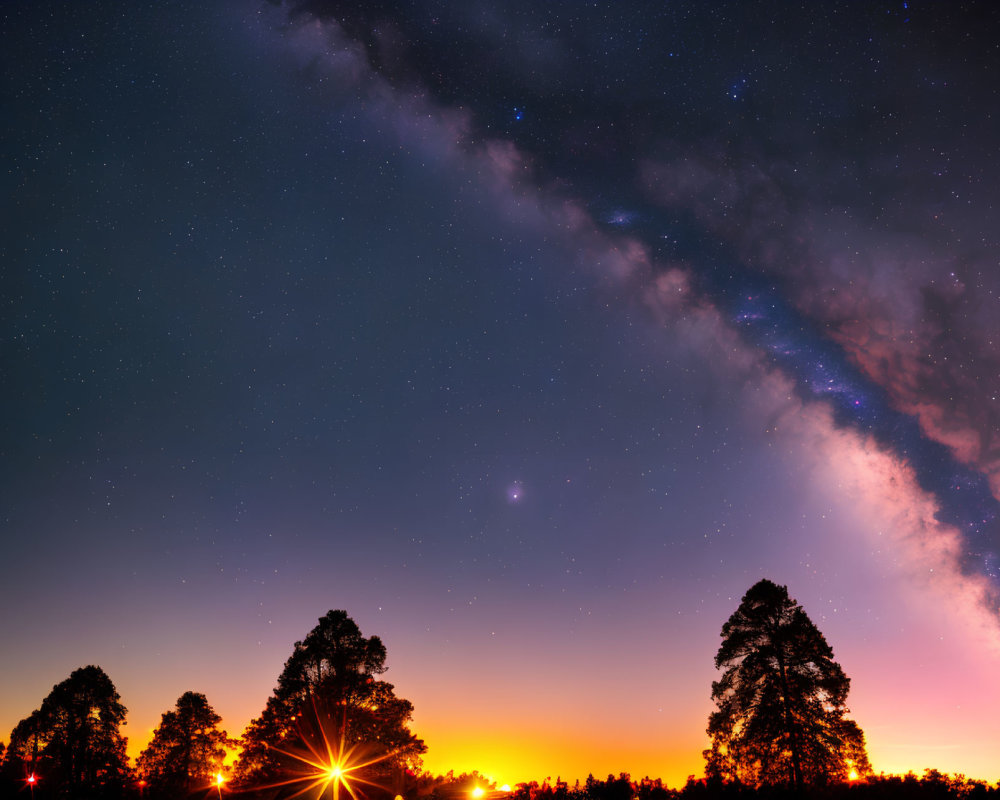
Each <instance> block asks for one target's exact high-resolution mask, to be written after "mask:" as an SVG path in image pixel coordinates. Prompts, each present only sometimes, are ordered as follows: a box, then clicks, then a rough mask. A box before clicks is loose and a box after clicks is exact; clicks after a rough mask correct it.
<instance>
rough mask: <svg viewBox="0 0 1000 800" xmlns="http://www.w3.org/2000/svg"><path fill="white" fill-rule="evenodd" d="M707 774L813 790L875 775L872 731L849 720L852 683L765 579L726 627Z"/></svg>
mask: <svg viewBox="0 0 1000 800" xmlns="http://www.w3.org/2000/svg"><path fill="white" fill-rule="evenodd" d="M715 666H716V669H724V670H725V672H724V673H723V675H722V678H721V679H720V680H718V681H716V682H714V683H713V684H712V699H713V700H714V701H715V704H716V706H717V707H718V710H717V711H715V712H713V713H712V714H711V716H710V717H709V721H708V735H709V736H710V737H711V739H712V746H711V749H709V750H706V751H705V758H706V760H707V766H706V774H708V775H709V776H710V777H712V776H716V777H722V778H727V779H738V780H740V781H742V782H744V783H749V784H757V785H780V784H785V785H790V786H792V787H794V788H795V789H796V790H801V789H802V787H803V786H805V785H815V784H821V783H825V782H829V781H840V780H845V779H847V778H848V777H849V776H850V773H851V770H852V769H853V770H854V771H855V772H856V773H857V774H858V775H864V774H867V773H869V772H870V770H871V768H870V766H869V764H868V756H867V754H866V752H865V741H864V734H862V732H861V729H860V728H859V727H858V726H857V724H856V723H855V722H853V721H852V720H849V719H846V718H845V717H844V714H845V713H846V711H847V708H846V707H845V705H844V703H845V701H846V699H847V692H848V689H849V687H850V679H849V678H848V677H847V675H845V674H844V671H843V670H842V669H841V668H840V665H839V664H838V663H837V662H836V661H834V660H833V650H832V648H831V647H830V645H828V644H827V642H826V639H825V638H824V637H823V634H822V633H820V632H819V630H818V629H817V628H816V626H815V625H814V624H813V623H812V621H811V620H810V619H809V617H808V616H807V615H806V612H805V611H804V610H803V609H802V607H801V606H800V605H799V604H798V603H796V602H795V600H792V599H790V598H789V597H788V589H787V588H786V587H784V586H778V585H776V584H774V583H772V582H771V581H769V580H762V581H759V582H758V583H756V584H755V585H754V586H752V587H751V588H750V590H749V591H748V592H747V593H746V595H744V597H743V601H742V602H741V603H740V606H739V608H738V609H737V610H736V612H735V613H734V614H733V615H732V616H731V617H730V618H729V620H728V621H727V622H726V624H725V625H723V627H722V645H721V646H720V647H719V652H718V653H717V654H716V656H715Z"/></svg>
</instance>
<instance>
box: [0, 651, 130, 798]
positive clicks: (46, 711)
mask: <svg viewBox="0 0 1000 800" xmlns="http://www.w3.org/2000/svg"><path fill="white" fill-rule="evenodd" d="M125 713H126V709H125V706H123V705H122V704H121V698H120V697H119V695H118V692H117V691H116V690H115V686H114V684H113V683H112V682H111V679H110V678H109V677H108V676H107V674H106V673H105V672H104V670H102V669H101V668H100V667H95V666H88V667H81V668H80V669H78V670H74V671H73V673H71V674H70V676H69V677H68V678H67V679H66V680H64V681H63V682H62V683H59V684H56V685H55V686H54V687H52V691H51V692H50V693H49V695H48V697H46V698H45V699H44V700H43V701H42V705H41V708H39V709H37V710H35V711H33V712H32V713H31V715H30V716H29V717H26V718H25V719H23V720H21V721H20V722H19V723H18V724H17V725H16V726H15V728H14V730H13V731H12V732H11V735H10V743H9V745H8V748H7V758H6V763H7V765H8V766H9V767H13V766H14V763H15V762H18V763H19V764H20V770H21V771H22V772H24V773H25V774H26V775H27V774H32V773H34V774H35V775H37V776H38V778H39V782H40V784H41V782H44V785H45V789H46V791H47V792H49V793H50V794H52V795H55V796H66V797H73V798H87V797H116V796H118V795H120V794H121V793H122V791H123V790H124V786H125V784H126V783H127V782H128V781H129V779H130V778H131V772H130V770H129V766H128V758H127V756H126V754H125V745H126V739H125V737H124V736H122V735H121V733H120V732H119V728H120V726H121V725H122V724H124V722H125Z"/></svg>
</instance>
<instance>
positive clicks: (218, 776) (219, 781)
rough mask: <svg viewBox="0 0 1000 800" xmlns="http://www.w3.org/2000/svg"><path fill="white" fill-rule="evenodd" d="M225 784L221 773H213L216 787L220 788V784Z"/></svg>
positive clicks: (224, 777)
mask: <svg viewBox="0 0 1000 800" xmlns="http://www.w3.org/2000/svg"><path fill="white" fill-rule="evenodd" d="M225 782H226V776H225V775H223V774H222V773H221V772H216V773H215V785H216V786H222V784H224V783H225Z"/></svg>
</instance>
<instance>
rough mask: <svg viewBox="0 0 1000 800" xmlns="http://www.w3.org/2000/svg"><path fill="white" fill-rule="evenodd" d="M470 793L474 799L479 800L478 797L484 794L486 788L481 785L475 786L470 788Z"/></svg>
mask: <svg viewBox="0 0 1000 800" xmlns="http://www.w3.org/2000/svg"><path fill="white" fill-rule="evenodd" d="M471 794H472V796H473V798H475V800H479V798H480V797H482V796H483V795H484V794H486V790H485V789H484V788H483V787H482V786H477V787H476V788H475V789H473V790H472V792H471Z"/></svg>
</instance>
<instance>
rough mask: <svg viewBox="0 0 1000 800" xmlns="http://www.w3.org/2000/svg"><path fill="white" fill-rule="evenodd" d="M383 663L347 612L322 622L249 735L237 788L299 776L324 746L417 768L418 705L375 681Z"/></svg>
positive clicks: (375, 642)
mask: <svg viewBox="0 0 1000 800" xmlns="http://www.w3.org/2000/svg"><path fill="white" fill-rule="evenodd" d="M385 656H386V653H385V646H384V645H383V644H382V642H381V640H380V639H379V638H378V637H377V636H371V637H368V638H365V637H364V636H362V635H361V631H360V629H359V628H358V626H357V624H356V623H355V622H354V620H352V619H351V618H350V617H349V616H348V615H347V612H346V611H330V612H328V613H327V614H326V616H324V617H321V618H320V620H319V624H318V625H317V626H316V627H315V628H313V629H312V631H310V632H309V635H308V636H306V638H305V639H303V640H302V641H301V642H296V643H295V647H294V649H293V651H292V655H291V656H290V657H289V658H288V661H286V662H285V668H284V670H283V671H282V673H281V675H280V676H279V677H278V685H277V687H276V688H275V690H274V693H273V694H272V695H271V697H270V698H268V701H267V705H266V706H265V708H264V712H263V713H262V714H261V715H260V717H258V718H257V719H255V720H253V721H252V722H251V723H250V725H249V726H248V728H247V730H246V732H245V733H244V734H243V737H242V739H241V740H240V743H241V745H242V747H243V750H242V752H241V754H240V757H239V760H238V761H237V763H236V767H235V777H236V779H237V781H238V782H239V783H240V784H243V785H252V784H260V783H267V782H274V781H279V780H287V779H288V777H289V775H295V774H296V773H298V774H301V773H302V772H303V763H304V762H303V761H302V760H301V757H302V756H306V757H309V758H311V759H312V760H314V761H315V760H317V758H316V753H317V752H318V753H319V755H321V756H323V755H325V754H324V750H325V744H324V741H326V742H330V743H331V744H333V745H334V746H335V747H337V746H339V744H340V743H341V742H343V743H344V744H345V745H346V746H351V745H362V746H364V747H365V748H366V752H367V754H368V755H369V756H376V755H377V756H384V757H385V761H383V762H382V763H383V764H384V765H385V764H388V765H395V766H404V765H408V766H413V767H415V766H416V765H417V764H418V763H419V755H420V754H421V753H423V752H424V751H425V750H426V747H425V745H424V743H423V741H422V740H420V739H418V738H417V737H416V736H414V735H413V734H412V733H411V732H410V730H409V728H408V723H409V721H410V718H411V716H412V713H413V705H412V704H411V703H410V702H409V701H408V700H404V699H402V698H400V697H396V695H395V693H394V692H393V687H392V685H391V684H389V683H386V682H385V681H381V680H377V679H376V678H375V676H376V675H380V674H381V673H383V672H385V669H386V667H385ZM290 754H291V755H290ZM310 754H311V755H310ZM296 756H298V757H299V758H296Z"/></svg>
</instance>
